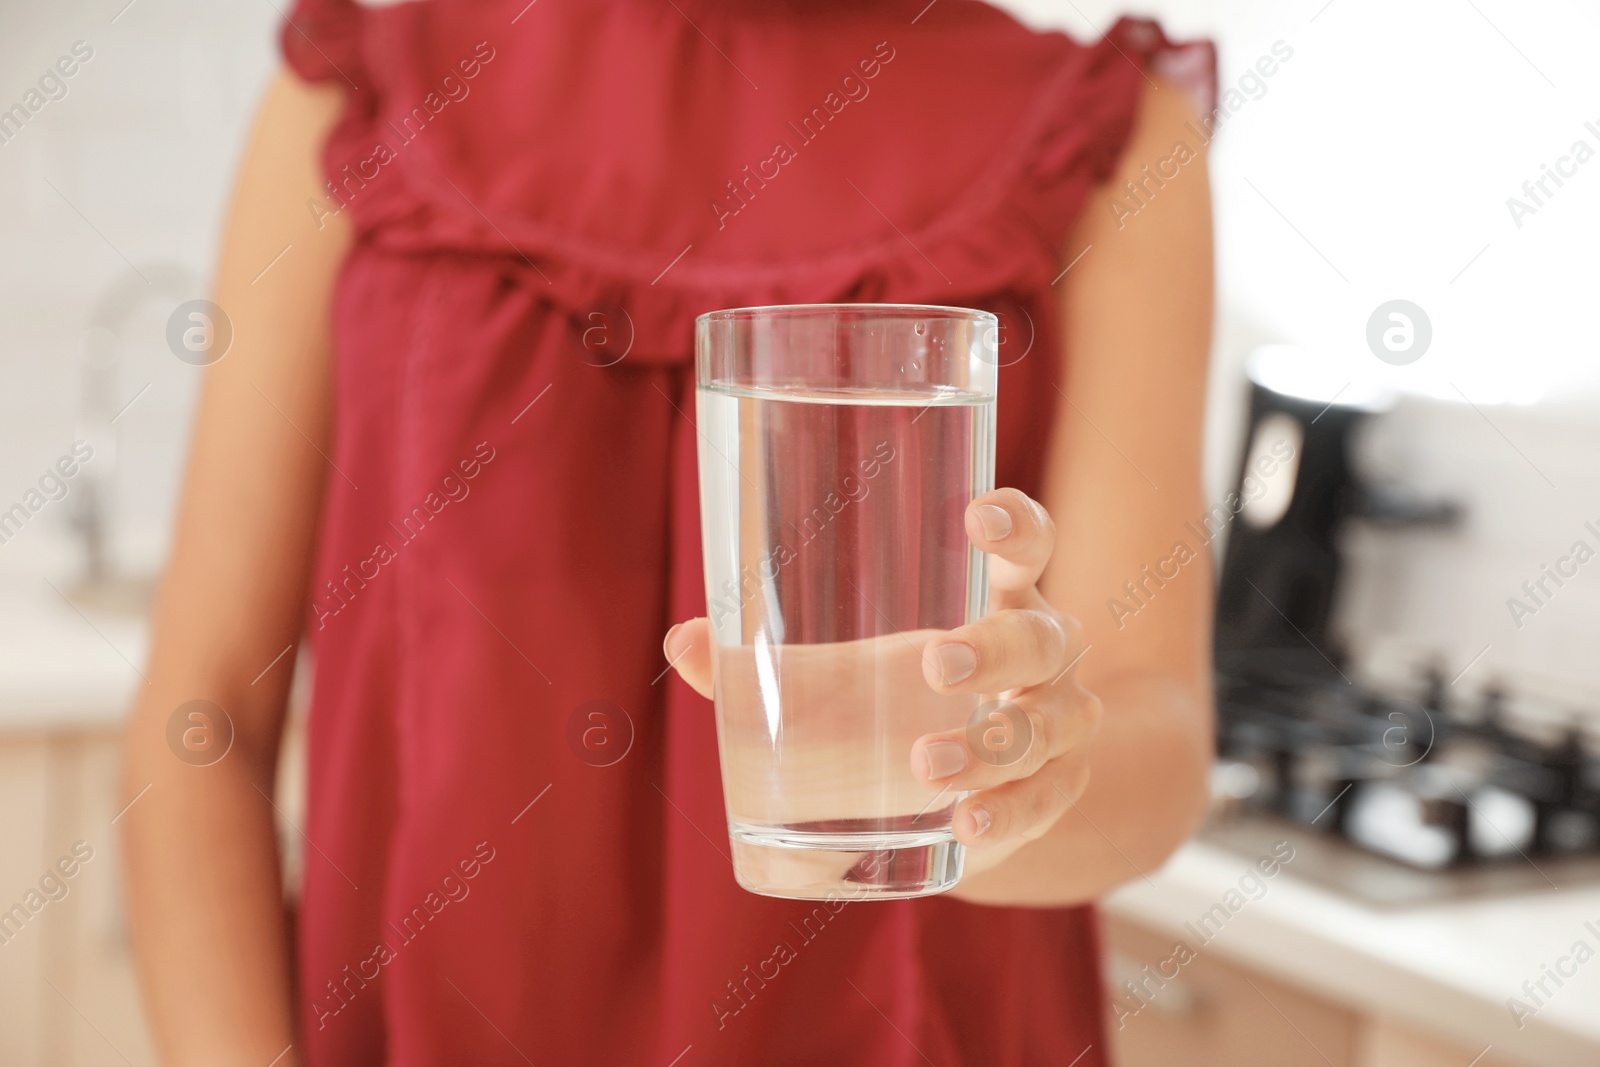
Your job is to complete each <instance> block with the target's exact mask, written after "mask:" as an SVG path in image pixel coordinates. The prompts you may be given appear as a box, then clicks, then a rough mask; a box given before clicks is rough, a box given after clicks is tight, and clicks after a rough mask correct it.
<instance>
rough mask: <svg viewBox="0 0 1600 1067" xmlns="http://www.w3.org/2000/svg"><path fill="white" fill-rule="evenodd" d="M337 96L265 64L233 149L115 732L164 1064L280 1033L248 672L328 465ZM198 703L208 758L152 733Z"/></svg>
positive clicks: (269, 856)
mask: <svg viewBox="0 0 1600 1067" xmlns="http://www.w3.org/2000/svg"><path fill="white" fill-rule="evenodd" d="M339 106H340V99H339V94H338V92H337V91H335V90H325V89H320V88H314V87H310V86H307V85H305V84H303V83H301V82H299V81H297V80H296V79H294V78H293V77H291V76H289V75H287V74H279V75H278V77H277V78H276V80H275V81H274V82H273V83H272V85H271V87H270V88H269V89H268V91H267V94H266V97H265V100H264V103H263V105H262V108H261V112H260V114H259V116H258V117H257V120H256V125H255V129H254V132H253V133H252V135H251V138H250V141H249V145H248V147H247V149H246V151H245V155H244V160H243V164H242V166H241V169H240V173H239V178H238V184H237V187H236V189H235V193H234V201H233V207H232V211H231V214H230V216H229V218H228V220H227V225H226V229H225V235H224V240H223V245H222V254H221V261H220V265H219V269H218V275H217V281H216V294H215V300H216V302H217V304H218V305H219V306H221V307H222V308H223V309H224V311H225V312H226V314H227V315H228V316H229V318H230V319H231V320H232V323H233V342H232V347H231V348H230V349H229V351H228V352H227V354H226V355H225V356H224V357H223V358H222V360H221V361H220V362H218V363H216V364H214V365H212V366H211V367H209V368H208V369H207V370H206V371H205V372H204V374H205V383H204V388H203V391H202V396H201V402H200V410H199V415H198V417H197V421H196V424H195V429H194V437H193V441H192V442H191V445H190V450H189V463H188V475H187V481H186V483H185V489H184V495H183V504H182V508H181V510H180V513H179V516H178V524H177V532H176V536H175V540H174V544H173V548H172V556H171V559H170V561H169V562H168V566H167V571H166V576H165V578H164V580H163V583H162V588H161V595H160V600H159V604H158V607H157V611H156V616H155V636H154V650H153V652H152V655H151V659H150V665H149V684H148V685H147V686H146V687H145V689H144V690H143V692H142V693H141V694H140V697H139V700H138V702H137V705H136V707H135V709H134V712H133V716H132V719H131V721H130V722H129V725H128V730H127V738H126V755H125V764H124V782H123V789H124V803H130V802H131V805H132V806H131V807H129V808H128V809H127V811H126V813H125V814H124V815H123V816H122V817H121V820H120V822H121V827H122V833H123V840H124V845H125V848H126V851H127V875H128V896H129V904H130V910H131V922H132V928H133V938H134V944H135V947H136V949H137V951H138V957H139V963H140V971H141V974H142V976H143V980H144V988H145V994H146V998H147V999H148V1001H149V1005H150V1008H151V1012H152V1015H153V1018H154V1022H155V1029H156V1033H157V1039H158V1043H159V1045H160V1048H161V1051H162V1054H163V1057H164V1062H167V1063H170V1064H174V1065H180V1067H181V1065H188V1064H196V1065H205V1067H222V1065H228V1064H240V1065H245V1067H265V1065H266V1064H268V1063H274V1058H275V1057H278V1056H280V1054H281V1053H283V1052H284V1050H285V1047H286V1046H288V1045H289V1044H290V1043H291V1041H292V1040H293V1024H294V1018H293V1011H292V1009H291V1005H290V996H289V993H290V975H289V953H288V944H287V937H286V928H285V923H284V913H283V902H282V894H281V890H280V885H281V881H280V875H279V863H278V853H277V847H276V840H275V835H274V828H273V807H272V804H271V803H269V801H268V797H270V796H271V795H272V792H273V781H274V773H275V770H276V767H277V757H278V743H279V736H280V732H281V729H282V725H283V715H284V704H285V698H286V694H287V690H288V683H289V675H290V672H291V670H292V668H293V663H294V657H293V656H292V655H288V656H283V657H282V658H281V659H277V662H276V665H275V666H273V667H272V669H271V670H265V668H266V667H267V665H268V664H271V663H273V662H274V660H275V659H276V658H277V657H278V656H279V654H280V653H282V652H283V651H284V649H285V648H287V647H289V646H290V645H292V644H294V643H295V642H297V641H298V640H299V637H300V631H301V624H302V619H303V615H304V612H305V596H306V588H307V584H308V581H309V568H310V561H311V555H312V545H313V539H314V535H315V526H316V518H317V512H318V506H319V502H320V499H321V493H322V485H323V482H324V480H325V477H326V475H327V473H328V471H327V460H325V459H324V458H323V455H322V453H323V452H326V451H328V445H327V439H328V420H329V407H330V399H331V389H330V381H329V362H330V360H329V324H328V305H329V294H330V291H331V289H332V284H333V279H334V275H335V273H336V271H337V270H338V267H339V264H340V262H341V261H342V259H343V257H344V254H345V251H346V249H347V247H348V243H349V236H348V232H347V228H346V227H345V225H343V220H342V219H341V218H338V217H335V218H324V219H323V220H322V225H321V228H320V229H319V228H318V225H317V224H316V222H315V220H314V218H313V215H312V212H311V211H310V209H309V207H308V204H309V203H310V202H311V201H312V200H313V199H319V200H320V199H321V192H322V184H323V183H322V181H321V179H320V177H319V167H318V165H317V157H318V153H319V152H320V149H321V145H322V142H323V139H324V137H325V135H326V133H327V131H328V129H329V128H330V126H331V125H332V123H333V121H334V119H335V118H336V117H337V114H338V110H339ZM285 246H287V251H284V249H285ZM280 252H281V253H282V258H280V259H277V261H276V262H275V263H274V262H273V260H274V257H277V256H278V255H279V253H280ZM269 263H270V264H272V265H271V268H270V269H266V270H265V271H264V273H263V270H264V268H267V266H268V264H269ZM264 670H265V673H263V671H264ZM258 676H259V677H258ZM197 699H203V700H208V701H211V702H213V703H215V704H217V705H219V706H221V707H222V708H223V709H224V710H225V711H226V712H227V714H228V716H229V718H230V719H231V720H232V723H233V726H234V729H235V737H234V741H233V746H232V749H231V750H230V751H228V753H227V755H226V756H224V757H223V758H222V759H221V760H220V761H219V762H217V763H215V764H213V765H211V766H206V767H197V766H191V765H190V764H188V763H185V762H183V761H181V760H179V759H178V758H177V756H176V755H175V754H174V753H173V751H172V750H171V749H169V748H168V744H167V721H168V719H169V717H170V716H171V715H172V713H173V711H174V709H176V708H177V707H178V706H179V705H181V704H184V703H185V702H187V701H191V700H197ZM147 787H148V789H147ZM297 1060H298V1057H297V1056H296V1055H295V1054H294V1053H292V1052H291V1053H290V1054H289V1055H286V1056H283V1057H282V1058H281V1059H277V1060H276V1061H275V1067H287V1065H291V1064H293V1063H295V1062H297Z"/></svg>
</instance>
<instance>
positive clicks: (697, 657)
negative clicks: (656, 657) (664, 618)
mask: <svg viewBox="0 0 1600 1067" xmlns="http://www.w3.org/2000/svg"><path fill="white" fill-rule="evenodd" d="M661 651H662V652H663V653H665V654H666V657H667V662H668V663H670V664H672V668H673V669H674V670H676V671H677V672H678V675H679V676H680V677H681V678H682V679H683V680H684V681H686V682H688V683H689V686H690V687H691V688H692V689H693V690H694V691H695V692H696V693H699V694H700V695H701V696H703V697H705V698H706V699H708V700H709V699H710V698H711V626H710V624H708V623H707V622H706V620H705V619H703V618H700V619H690V620H689V621H688V622H680V623H679V624H678V625H676V626H674V627H673V628H672V629H670V630H668V631H667V638H666V640H665V641H663V642H662V643H661Z"/></svg>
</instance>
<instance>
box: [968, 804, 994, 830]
mask: <svg viewBox="0 0 1600 1067" xmlns="http://www.w3.org/2000/svg"><path fill="white" fill-rule="evenodd" d="M969 810H970V811H971V812H972V822H973V825H974V826H975V827H976V829H974V830H973V831H972V833H973V836H975V837H982V836H983V835H984V834H986V833H988V832H989V827H990V825H991V824H993V822H994V816H992V815H990V814H989V809H988V808H976V807H975V808H971V809H969Z"/></svg>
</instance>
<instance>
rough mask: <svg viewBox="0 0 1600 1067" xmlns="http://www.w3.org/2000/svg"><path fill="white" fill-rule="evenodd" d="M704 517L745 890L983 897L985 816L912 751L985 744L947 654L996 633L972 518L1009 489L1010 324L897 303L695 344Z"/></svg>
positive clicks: (756, 314)
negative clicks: (987, 496) (943, 738)
mask: <svg viewBox="0 0 1600 1067" xmlns="http://www.w3.org/2000/svg"><path fill="white" fill-rule="evenodd" d="M695 341H696V355H697V359H696V364H697V366H696V370H697V374H696V390H695V410H696V417H697V422H698V431H699V437H700V443H699V467H700V516H701V531H702V537H703V542H704V551H705V575H706V604H707V614H708V617H709V619H710V624H711V634H712V664H713V672H714V676H715V697H716V715H717V740H718V750H719V755H720V758H721V767H722V788H723V795H724V798H725V800H726V805H727V815H728V834H729V838H730V843H731V845H732V853H733V866H734V874H735V876H736V877H737V878H738V881H739V884H740V885H742V886H744V887H745V888H746V889H748V890H750V891H752V892H755V893H761V894H765V895H768V896H778V897H794V898H801V899H830V898H834V897H839V898H846V899H851V898H863V897H876V898H888V897H915V896H924V895H927V894H931V893H937V892H940V891H942V890H945V889H949V888H950V887H951V886H953V885H955V884H956V882H957V880H958V879H959V878H960V877H961V866H962V858H963V856H962V848H961V846H959V845H958V844H956V842H955V840H954V838H953V836H952V834H951V828H950V825H951V816H952V814H953V812H954V809H955V804H956V802H957V801H958V800H960V799H961V796H962V795H963V794H961V793H959V792H957V791H954V790H950V789H948V788H947V789H944V790H938V789H936V788H932V787H929V786H927V785H925V784H924V783H922V782H920V781H918V779H917V778H916V776H915V774H914V773H913V769H912V762H911V748H912V743H913V742H914V741H916V739H917V738H919V737H921V736H922V735H924V734H927V733H931V732H935V731H943V730H951V729H959V728H962V727H965V726H967V725H968V723H969V720H970V719H971V718H972V716H973V715H974V714H975V712H976V711H977V708H978V705H979V698H978V697H977V696H968V695H946V694H940V693H936V692H934V690H933V689H932V688H931V687H930V686H929V685H928V683H927V681H926V680H925V679H924V677H923V673H922V660H923V657H924V655H925V649H926V648H927V646H928V644H929V643H930V642H931V641H932V640H933V639H934V638H936V637H937V636H939V635H940V634H941V633H943V632H945V631H948V630H951V629H953V628H955V627H957V626H961V625H963V624H965V623H968V622H972V621H975V620H976V619H978V618H979V617H981V616H982V615H983V614H984V612H985V611H986V610H987V602H988V589H989V583H988V564H987V557H985V556H984V555H983V553H981V552H979V551H978V550H977V549H976V548H974V547H973V546H972V544H971V543H970V542H969V541H968V539H967V535H966V528H965V522H964V513H965V509H966V506H967V504H968V503H969V502H970V501H971V500H972V498H973V497H974V496H977V495H978V494H980V493H984V492H987V491H988V490H990V489H992V488H993V487H994V406H995V377H996V374H995V371H996V366H997V360H996V353H997V341H998V323H997V322H996V320H995V317H994V316H993V315H991V314H989V313H987V312H983V311H972V310H969V309H965V308H947V307H922V306H913V305H894V304H818V305H798V306H789V307H762V308H740V309H735V310H729V311H715V312H712V313H710V314H707V315H702V316H700V318H699V319H698V321H697V323H696V338H695Z"/></svg>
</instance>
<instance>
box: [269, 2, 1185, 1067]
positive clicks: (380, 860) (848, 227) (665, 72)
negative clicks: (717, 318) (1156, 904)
mask: <svg viewBox="0 0 1600 1067" xmlns="http://www.w3.org/2000/svg"><path fill="white" fill-rule="evenodd" d="M925 4H926V0H907V2H871V3H863V2H860V0H857V2H854V3H841V2H838V0H806V2H804V3H797V4H795V5H794V11H793V12H791V11H788V10H786V9H785V8H784V6H783V5H782V4H780V3H778V2H776V0H769V2H767V3H757V2H753V0H752V2H745V3H736V2H729V0H723V2H720V3H708V2H705V0H700V2H691V0H536V2H532V3H529V2H528V0H477V2H466V0H459V2H447V0H418V2H406V3H398V4H385V5H382V6H378V5H373V6H359V7H358V6H354V5H352V4H351V3H349V2H348V0H300V2H299V4H298V6H297V7H296V8H295V9H294V11H293V13H292V14H291V15H290V16H289V18H288V21H287V23H286V25H285V26H284V30H283V45H284V49H285V53H286V55H287V58H288V62H289V63H290V65H291V66H292V68H293V69H294V70H296V71H297V72H298V73H299V74H300V75H301V76H302V77H304V78H307V79H312V80H318V81H327V82H332V83H335V84H338V85H341V86H344V87H345V88H346V89H347V90H348V91H349V105H348V108H347V110H346V112H345V114H344V117H343V120H342V121H341V122H340V124H339V125H338V127H337V128H336V130H335V132H334V133H333V134H332V136H331V138H330V141H329V144H328V145H327V148H326V153H325V161H326V169H327V177H328V179H329V188H328V192H327V195H326V197H325V199H324V201H323V202H320V203H312V204H308V210H310V211H311V212H312V213H313V214H315V215H317V216H318V217H319V218H320V217H323V216H326V215H329V214H332V213H334V212H341V213H346V214H347V216H348V218H349V219H350V220H352V221H353V223H354V227H355V232H356V240H355V245H354V248H353V250H352V251H351V253H350V256H349V259H348V262H347V263H346V264H345V266H344V268H343V272H342V274H341V276H340V278H339V281H338V287H337V292H336V295H335V310H334V318H335V331H336V348H337V360H336V371H335V375H336V384H335V390H336V396H337V399H336V417H335V432H334V442H333V448H332V452H331V459H332V462H333V464H334V465H335V466H336V468H337V470H336V471H335V470H330V472H329V478H328V483H327V495H326V501H325V504H324V510H323V519H322V528H321V535H320V546H319V551H318V563H317V572H316V577H315V588H314V602H313V605H312V611H311V618H310V621H309V625H310V630H311V634H312V636H313V640H314V648H315V655H316V685H315V694H314V697H313V702H312V713H311V724H310V767H309V774H310V787H309V788H310V795H309V812H308V818H307V823H306V826H305V831H306V835H307V838H308V839H309V841H310V842H311V845H310V846H309V847H308V848H307V849H306V870H305V882H304V887H303V891H302V900H301V906H300V924H299V929H298V948H297V957H298V958H297V968H298V976H299V988H298V990H297V992H296V999H297V1008H298V1011H299V1014H300V1023H301V1026H302V1036H301V1038H300V1039H299V1040H298V1041H297V1044H298V1046H299V1047H300V1048H301V1050H302V1052H303V1053H304V1055H305V1056H306V1058H307V1061H308V1062H309V1063H311V1064H317V1065H335V1064H337V1065H352V1064H385V1063H386V1064H395V1065H417V1067H422V1065H428V1067H434V1065H439V1064H466V1063H472V1064H486V1063H496V1064H523V1063H534V1064H538V1065H540V1067H545V1065H549V1064H561V1065H568V1067H572V1065H579V1067H583V1065H604V1067H633V1065H638V1067H669V1065H674V1067H717V1065H727V1067H734V1065H737V1067H747V1065H754V1064H761V1065H784V1064H794V1065H800V1064H829V1065H839V1067H852V1065H872V1067H884V1065H900V1064H904V1065H908V1067H909V1065H912V1064H922V1063H928V1062H931V1063H934V1064H938V1065H939V1067H962V1065H970V1067H1009V1065H1019V1067H1020V1065H1032V1064H1054V1065H1057V1067H1065V1065H1066V1064H1068V1063H1075V1064H1076V1065H1077V1067H1097V1065H1100V1064H1103V1063H1104V1062H1105V1060H1104V1047H1103V1045H1104V1043H1103V1040H1102V1014H1103V1011H1102V1001H1101V996H1100V980H1099V971H1098V951H1097V946H1096V932H1095V931H1096V923H1095V917H1094V913H1093V911H1092V910H1091V909H1089V908H1067V909H1040V910H1030V909H1020V908H1018V909H1013V908H983V907H976V906H972V905H969V904H964V903H962V902H960V901H957V900H953V899H930V900H921V901H901V902H885V903H853V904H847V905H845V906H843V907H842V908H840V909H839V910H837V911H835V910H833V909H832V908H830V907H827V906H820V907H819V906H818V905H816V904H815V903H808V902H800V901H784V900H773V899H767V898H763V897H758V896H754V895H751V894H749V893H746V892H744V891H743V890H741V889H739V888H738V886H737V885H736V884H735V883H734V879H733V875H732V870H731V867H730V863H729V859H728V855H727V852H728V844H727V835H726V823H725V820H724V813H723V807H722V797H721V790H720V786H719V779H718V769H717V754H716V733H715V729H714V723H713V718H712V714H711V708H710V705H709V704H708V703H707V702H706V701H705V700H703V699H702V698H701V697H699V696H697V695H696V694H695V693H693V692H692V691H691V690H690V689H689V688H688V687H687V686H685V685H684V684H683V683H682V682H681V681H679V680H678V679H677V678H676V677H675V676H674V675H673V674H672V673H671V672H666V673H665V674H663V670H664V668H666V666H667V664H666V663H665V661H664V659H663V657H662V654H661V640H662V635H663V634H664V633H665V631H666V629H667V628H668V626H669V625H671V624H672V623H673V622H676V621H678V620H681V619H686V618H689V617H691V616H694V615H699V614H703V612H704V603H705V601H704V587H703V580H702V577H701V565H700V537H699V532H698V513H697V505H696V478H695V444H696V438H695V430H694V426H693V424H692V421H691V417H690V414H689V413H691V412H692V411H693V410H694V406H693V387H694V371H693V365H692V347H693V345H692V339H693V329H692V326H693V319H694V316H695V315H697V314H699V313H701V312H703V311H708V310H712V309H716V308H724V307H737V306H744V305H752V304H777V303H813V302H822V301H890V302H908V303H909V302H914V303H937V304H956V305H968V306H974V307H982V308H988V309H991V310H995V311H997V312H1000V313H1002V315H1003V316H1004V318H1005V320H1006V335H1005V343H1004V347H1003V348H1002V355H1003V357H1004V358H1003V362H1004V363H1006V364H1007V365H1006V366H1005V368H1004V369H1003V371H1002V372H1001V377H1000V399H999V464H998V479H999V484H1001V485H1012V486H1017V487H1019V488H1021V489H1023V490H1025V491H1027V492H1029V493H1033V494H1038V493H1039V492H1040V488H1041V487H1040V479H1041V457H1042V456H1043V455H1044V453H1045V442H1044V439H1045V436H1046V434H1047V433H1048V432H1049V428H1050V418H1051V413H1052V410H1053V407H1054V403H1055V396H1056V393H1055V390H1054V389H1053V388H1052V383H1053V382H1054V381H1055V380H1056V379H1058V378H1059V377H1060V375H1061V366H1062V364H1061V356H1060V353H1059V352H1058V342H1057V338H1058V337H1059V335H1060V328H1061V323H1060V321H1059V318H1060V316H1059V313H1058V310H1057V309H1058V296H1059V292H1060V290H1059V289H1058V288H1053V287H1052V282H1053V280H1054V279H1056V278H1057V277H1058V276H1059V275H1060V274H1061V273H1062V269H1063V267H1065V266H1066V257H1065V256H1064V253H1073V254H1075V250H1072V249H1068V248H1067V247H1066V237H1067V234H1068V231H1069V228H1070V227H1071V225H1072V223H1073V221H1074V219H1075V217H1076V216H1077V215H1078V213H1079V211H1080V210H1090V209H1095V210H1099V209H1100V208H1096V207H1094V205H1086V204H1085V202H1084V200H1085V194H1086V192H1087V191H1088V190H1089V189H1090V187H1091V185H1092V184H1094V183H1095V182H1097V181H1098V180H1101V179H1103V178H1104V177H1105V176H1106V175H1107V173H1108V171H1109V168H1110V167H1111V166H1112V165H1113V163H1114V162H1115V160H1116V159H1117V157H1118V155H1119V152H1120V150H1121V147H1122V145H1123V144H1124V142H1125V140H1126V138H1127V137H1128V134H1129V131H1130V128H1131V126H1132V122H1133V119H1134V116H1135V111H1136V106H1137V101H1138V99H1139V96H1140V93H1141V91H1142V90H1143V89H1144V87H1145V79H1146V74H1145V71H1146V70H1147V69H1152V68H1159V69H1162V70H1164V71H1167V72H1169V73H1173V74H1176V75H1178V76H1180V77H1181V76H1188V77H1189V78H1190V80H1192V81H1193V82H1195V83H1197V84H1202V83H1205V82H1207V81H1208V80H1209V79H1210V77H1211V66H1210V63H1211V56H1210V50H1209V48H1208V47H1207V46H1204V45H1197V46H1192V47H1189V48H1183V49H1179V48H1174V47H1172V46H1170V45H1169V44H1168V43H1167V42H1166V40H1165V39H1164V38H1163V37H1162V35H1161V33H1160V31H1159V30H1158V29H1157V28H1156V27H1155V26H1153V25H1152V24H1150V23H1147V22H1139V21H1123V22H1120V23H1118V24H1117V25H1116V26H1115V27H1114V28H1113V29H1112V30H1111V32H1110V35H1109V36H1108V37H1107V38H1106V39H1105V40H1103V41H1101V42H1100V43H1098V44H1094V45H1091V46H1084V45H1080V44H1078V43H1075V42H1074V41H1072V40H1071V39H1069V38H1067V37H1064V36H1061V35H1059V34H1039V33H1034V32H1032V31H1029V30H1027V29H1025V28H1023V27H1022V26H1020V25H1019V24H1017V23H1016V22H1014V21H1013V20H1012V19H1011V18H1009V17H1008V16H1006V15H1004V14H1002V13H1000V12H998V11H996V10H994V9H992V8H989V7H986V6H984V5H982V4H979V3H975V2H972V0H938V2H937V3H934V4H931V5H926V10H921V9H923V8H924V5H925ZM919 10H920V14H919ZM796 12H798V13H796ZM1089 1046H1092V1048H1089V1051H1088V1052H1087V1053H1086V1054H1083V1053H1084V1050H1085V1048H1086V1047H1089ZM1080 1054H1083V1055H1082V1056H1081V1058H1079V1059H1076V1060H1075V1059H1074V1057H1078V1056H1080Z"/></svg>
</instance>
